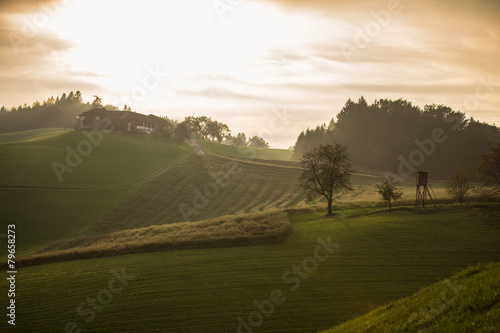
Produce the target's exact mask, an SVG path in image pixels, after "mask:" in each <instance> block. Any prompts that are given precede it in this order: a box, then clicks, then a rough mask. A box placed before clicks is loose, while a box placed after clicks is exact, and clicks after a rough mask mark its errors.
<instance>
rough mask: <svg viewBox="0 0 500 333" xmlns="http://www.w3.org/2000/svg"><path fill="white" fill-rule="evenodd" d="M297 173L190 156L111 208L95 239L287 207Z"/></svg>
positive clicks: (295, 193)
mask: <svg viewBox="0 0 500 333" xmlns="http://www.w3.org/2000/svg"><path fill="white" fill-rule="evenodd" d="M298 173H299V170H298V169H296V168H287V167H280V166H274V165H262V164H258V163H253V162H251V161H236V160H231V159H227V158H223V157H218V156H211V155H199V156H193V157H191V158H189V159H187V160H185V161H183V162H182V164H181V165H180V166H179V168H177V169H176V170H175V171H172V172H166V173H164V174H163V175H161V176H160V177H158V178H157V179H156V180H155V182H151V183H150V184H148V185H146V186H144V188H143V189H142V190H141V191H138V192H137V193H135V194H133V195H131V196H130V197H128V198H127V200H125V201H124V202H123V203H122V204H121V205H119V206H117V207H115V209H113V211H112V212H111V213H110V214H108V215H107V216H106V218H105V219H104V220H103V221H101V222H100V223H99V224H98V225H96V226H95V228H94V230H93V233H95V234H101V233H105V232H112V231H118V230H125V229H131V228H140V227H146V226H150V225H154V224H164V223H174V222H184V221H199V220H205V219H208V218H214V217H217V216H222V215H230V214H241V213H252V212H257V211H264V210H267V209H272V208H286V207H290V206H293V205H295V204H296V203H297V202H298V201H300V200H301V198H302V197H303V191H302V189H301V188H300V187H299V186H298V185H297V176H298ZM200 193H201V194H200Z"/></svg>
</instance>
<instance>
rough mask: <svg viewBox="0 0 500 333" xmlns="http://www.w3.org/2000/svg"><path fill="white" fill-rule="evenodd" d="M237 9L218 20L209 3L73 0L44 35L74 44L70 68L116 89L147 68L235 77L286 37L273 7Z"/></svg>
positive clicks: (135, 80) (246, 5)
mask: <svg viewBox="0 0 500 333" xmlns="http://www.w3.org/2000/svg"><path fill="white" fill-rule="evenodd" d="M240 6H241V7H236V8H234V10H233V11H230V12H227V13H225V19H224V20H221V19H220V17H219V15H218V13H217V11H216V9H215V8H214V7H213V4H212V2H210V1H193V0H191V1H140V2H139V1H118V0H116V1H98V0H91V1H88V0H85V1H83V0H79V1H74V2H68V3H66V4H65V5H64V7H62V9H61V15H59V16H58V17H56V18H55V19H54V20H53V21H52V22H51V25H50V29H51V30H52V31H54V32H57V34H58V35H59V36H61V37H62V38H64V39H67V40H70V41H73V42H74V43H75V48H74V49H73V50H72V51H71V52H70V53H69V54H68V55H67V57H66V58H65V60H66V61H67V63H68V64H69V65H70V66H71V67H72V68H74V69H75V70H77V71H79V72H89V73H95V74H98V75H100V76H103V77H107V78H108V79H110V80H111V81H113V82H115V83H116V84H118V86H117V87H116V88H118V89H120V88H125V87H127V86H130V85H131V84H134V83H135V82H137V79H138V77H140V75H143V73H144V70H145V68H146V67H147V66H152V67H154V66H161V67H163V68H165V69H168V70H169V71H171V72H174V73H179V74H182V75H207V74H214V73H216V74H218V75H224V74H226V73H231V74H233V75H237V74H238V72H239V71H242V66H241V64H244V63H249V62H251V61H252V59H254V58H255V57H258V56H260V55H262V54H263V52H264V50H265V49H266V48H269V47H271V46H272V45H276V44H277V41H279V40H283V39H284V37H285V34H286V29H279V26H278V24H279V20H277V19H276V14H277V13H276V10H273V8H271V10H269V8H266V10H263V8H262V7H263V5H262V4H259V5H256V4H247V3H242V4H241V5H240ZM243 7H245V8H243ZM110 13H111V14H110Z"/></svg>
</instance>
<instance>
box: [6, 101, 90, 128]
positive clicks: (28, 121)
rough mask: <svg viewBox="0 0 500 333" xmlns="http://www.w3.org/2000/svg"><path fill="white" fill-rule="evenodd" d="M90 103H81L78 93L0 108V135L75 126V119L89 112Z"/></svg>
mask: <svg viewBox="0 0 500 333" xmlns="http://www.w3.org/2000/svg"><path fill="white" fill-rule="evenodd" d="M91 107H92V105H91V104H90V103H83V102H82V95H81V93H80V91H77V92H76V93H73V91H71V92H70V93H69V94H68V95H66V93H63V94H62V96H61V97H56V98H55V99H54V97H50V98H48V99H47V100H46V101H43V102H41V103H40V102H38V101H37V102H34V103H33V104H32V105H27V104H24V105H23V106H21V105H20V106H19V107H12V108H11V109H7V108H6V107H5V106H2V107H1V108H0V133H7V132H16V131H24V130H30V129H36V128H47V127H65V128H72V127H74V126H75V122H76V117H77V116H78V115H79V114H81V113H82V112H85V111H88V110H90V109H91Z"/></svg>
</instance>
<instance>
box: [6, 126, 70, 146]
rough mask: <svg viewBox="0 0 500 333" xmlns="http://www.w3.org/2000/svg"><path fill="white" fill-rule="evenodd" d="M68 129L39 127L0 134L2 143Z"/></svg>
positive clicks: (56, 133)
mask: <svg viewBox="0 0 500 333" xmlns="http://www.w3.org/2000/svg"><path fill="white" fill-rule="evenodd" d="M64 131H68V129H65V128H39V129H34V130H27V131H19V132H10V133H2V134H0V143H6V142H15V141H25V140H29V139H34V138H40V137H46V136H51V135H58V134H60V133H61V132H64Z"/></svg>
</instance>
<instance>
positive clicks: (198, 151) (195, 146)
mask: <svg viewBox="0 0 500 333" xmlns="http://www.w3.org/2000/svg"><path fill="white" fill-rule="evenodd" d="M186 142H187V143H189V145H190V146H191V147H192V148H193V151H194V152H195V153H196V154H205V152H204V151H203V149H201V146H200V144H199V143H198V142H196V140H193V139H186Z"/></svg>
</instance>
